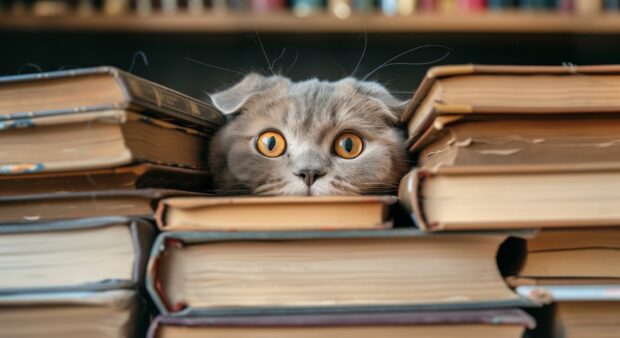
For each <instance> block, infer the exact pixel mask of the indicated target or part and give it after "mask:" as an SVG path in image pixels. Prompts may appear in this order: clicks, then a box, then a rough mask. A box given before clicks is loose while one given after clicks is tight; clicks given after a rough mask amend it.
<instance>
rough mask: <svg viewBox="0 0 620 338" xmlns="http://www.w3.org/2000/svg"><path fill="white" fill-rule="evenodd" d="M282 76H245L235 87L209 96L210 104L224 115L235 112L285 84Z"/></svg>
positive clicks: (253, 74)
mask: <svg viewBox="0 0 620 338" xmlns="http://www.w3.org/2000/svg"><path fill="white" fill-rule="evenodd" d="M287 81H288V79H286V78H284V77H282V76H269V77H265V76H262V75H259V74H256V73H251V74H248V75H246V76H245V77H244V78H243V80H241V81H240V82H239V83H237V84H236V85H234V86H232V87H230V88H228V89H226V90H223V91H221V92H217V93H213V94H209V97H210V98H211V102H213V105H215V107H216V108H217V109H219V110H220V111H221V112H222V113H224V114H232V113H235V112H237V111H238V110H239V109H241V107H242V106H243V105H244V104H245V103H246V102H247V101H248V99H250V98H251V97H253V96H255V95H258V94H260V93H262V92H265V91H267V90H269V89H272V88H274V87H275V86H276V85H278V84H280V83H283V82H287Z"/></svg>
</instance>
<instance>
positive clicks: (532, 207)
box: [398, 164, 620, 231]
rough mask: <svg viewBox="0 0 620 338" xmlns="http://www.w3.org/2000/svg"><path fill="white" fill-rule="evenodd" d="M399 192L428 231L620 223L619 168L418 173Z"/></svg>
mask: <svg viewBox="0 0 620 338" xmlns="http://www.w3.org/2000/svg"><path fill="white" fill-rule="evenodd" d="M398 193H399V198H400V202H401V205H402V206H403V207H404V208H405V209H406V210H408V211H409V212H410V213H411V215H412V217H414V218H415V221H416V224H417V225H418V226H419V227H420V229H422V230H426V231H438V230H491V229H518V228H546V227H556V228H558V227H593V226H616V225H618V224H620V208H618V205H620V168H619V167H618V165H616V164H612V165H587V164H584V165H572V166H553V165H549V166H536V167H528V166H504V167H498V166H470V167H446V168H440V169H437V170H432V169H414V170H413V171H411V172H410V173H409V174H407V175H406V176H405V177H404V178H403V179H402V180H401V184H400V187H399V192H398Z"/></svg>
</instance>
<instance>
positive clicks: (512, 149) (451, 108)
mask: <svg viewBox="0 0 620 338" xmlns="http://www.w3.org/2000/svg"><path fill="white" fill-rule="evenodd" d="M619 92H620V66H618V65H607V66H491V65H456V66H440V67H434V68H431V69H430V70H429V71H428V73H427V75H426V77H425V78H424V80H423V81H422V83H421V85H420V86H419V89H418V90H417V91H416V92H415V95H414V96H413V98H412V100H411V104H410V105H409V106H408V107H407V109H406V110H405V113H404V114H403V117H402V121H403V123H406V124H407V128H408V133H409V140H408V144H409V145H410V150H411V151H412V152H414V153H419V152H422V153H424V154H425V156H426V157H430V156H431V155H432V156H435V155H437V154H438V153H440V152H445V153H450V154H453V153H457V155H449V154H444V155H439V156H440V157H441V156H443V157H444V158H443V159H442V160H435V162H433V163H442V164H443V163H446V162H447V163H448V164H450V163H451V162H450V161H451V160H450V159H449V158H451V157H454V156H457V157H458V155H459V154H460V153H467V154H470V155H471V157H470V158H469V159H468V160H465V159H463V160H462V161H463V162H465V163H468V164H470V165H483V164H487V163H491V164H493V163H494V160H495V162H502V163H503V161H509V162H510V161H511V163H517V162H518V161H522V160H524V161H526V163H530V162H532V163H535V162H536V161H537V160H538V159H541V158H544V156H543V154H546V155H548V156H549V157H551V158H553V159H556V158H563V159H564V161H568V162H570V163H573V162H575V161H577V160H571V159H570V158H569V157H570V156H571V155H572V156H574V158H577V159H578V158H581V157H582V156H584V157H585V158H587V159H592V158H593V157H595V155H592V154H590V153H589V152H590V151H592V150H594V149H596V148H599V149H597V151H603V152H604V151H605V150H603V148H604V147H605V145H606V142H609V141H610V137H613V134H610V132H611V130H612V129H613V128H615V126H617V125H618V122H617V120H618V119H619V118H620V115H619V114H618V113H620V95H618V93H619ZM599 119H600V120H599ZM595 120H597V121H595ZM581 122H583V123H584V130H579V129H578V128H576V125H578V124H579V123H581ZM603 122H607V123H609V126H608V127H605V128H603V129H602V130H601V132H600V133H599V132H598V129H597V128H599V127H600V126H601V124H602V123H603ZM517 127H518V128H520V129H516V128H517ZM506 132H508V134H506ZM455 134H456V135H461V136H460V138H455V136H454V135H455ZM578 137H581V138H579V139H577V138H578ZM582 139H583V141H584V143H585V144H584V148H583V149H582V148H580V147H577V146H572V145H575V144H576V143H575V142H578V141H581V140H582ZM614 139H615V138H614ZM577 140H578V141H577ZM434 142H437V143H438V144H439V145H434V146H433V143H434ZM611 143H613V141H611ZM472 145H473V146H472ZM427 147H432V148H427ZM446 148H448V149H446ZM456 148H458V149H456ZM556 148H557V149H556ZM530 152H533V154H535V155H534V156H532V157H529V154H530ZM556 152H557V153H558V155H557V156H556ZM612 153H613V154H612ZM597 154H601V155H602V154H603V153H597ZM609 154H610V155H611V156H610V158H609V159H603V158H602V157H598V161H613V160H614V159H615V154H616V152H613V150H612V151H610V152H609ZM462 156H464V155H462ZM446 157H447V158H448V159H446ZM513 157H515V159H513ZM497 159H499V160H497ZM423 160H425V159H424V158H423ZM543 161H544V163H549V161H550V160H545V159H543Z"/></svg>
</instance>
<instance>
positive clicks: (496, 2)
mask: <svg viewBox="0 0 620 338" xmlns="http://www.w3.org/2000/svg"><path fill="white" fill-rule="evenodd" d="M514 5H515V4H514V1H513V0H488V1H487V7H488V9H489V10H492V11H494V10H502V9H507V8H512V7H514Z"/></svg>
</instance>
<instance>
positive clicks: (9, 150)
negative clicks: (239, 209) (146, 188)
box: [0, 67, 224, 174]
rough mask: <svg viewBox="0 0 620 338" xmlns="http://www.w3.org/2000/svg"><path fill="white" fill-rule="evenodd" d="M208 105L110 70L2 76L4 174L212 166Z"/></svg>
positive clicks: (214, 118) (219, 119)
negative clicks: (209, 161)
mask: <svg viewBox="0 0 620 338" xmlns="http://www.w3.org/2000/svg"><path fill="white" fill-rule="evenodd" d="M223 123H224V118H223V116H222V115H221V114H220V113H219V112H218V111H217V110H215V109H214V108H212V107H211V106H210V105H209V104H207V103H206V102H202V101H200V100H196V99H193V98H191V97H189V96H186V95H183V94H181V93H178V92H176V91H173V90H171V89H168V88H165V87H163V86H160V85H157V84H154V83H152V82H149V81H147V80H144V79H141V78H138V77H136V76H133V75H131V74H128V73H125V72H123V71H121V70H118V69H116V68H112V67H99V68H84V69H76V70H69V71H57V72H49V73H41V74H34V75H33V74H30V75H18V76H8V77H2V78H0V174H20V173H31V172H40V171H69V170H84V169H95V168H110V167H116V166H120V165H128V164H132V163H137V162H149V163H160V164H166V165H175V166H179V167H186V168H199V169H202V168H206V160H205V157H206V156H207V154H206V145H205V144H206V140H207V139H208V138H209V137H210V136H211V135H212V134H213V133H214V132H215V130H216V129H217V128H218V127H219V126H221V125H222V124H223Z"/></svg>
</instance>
